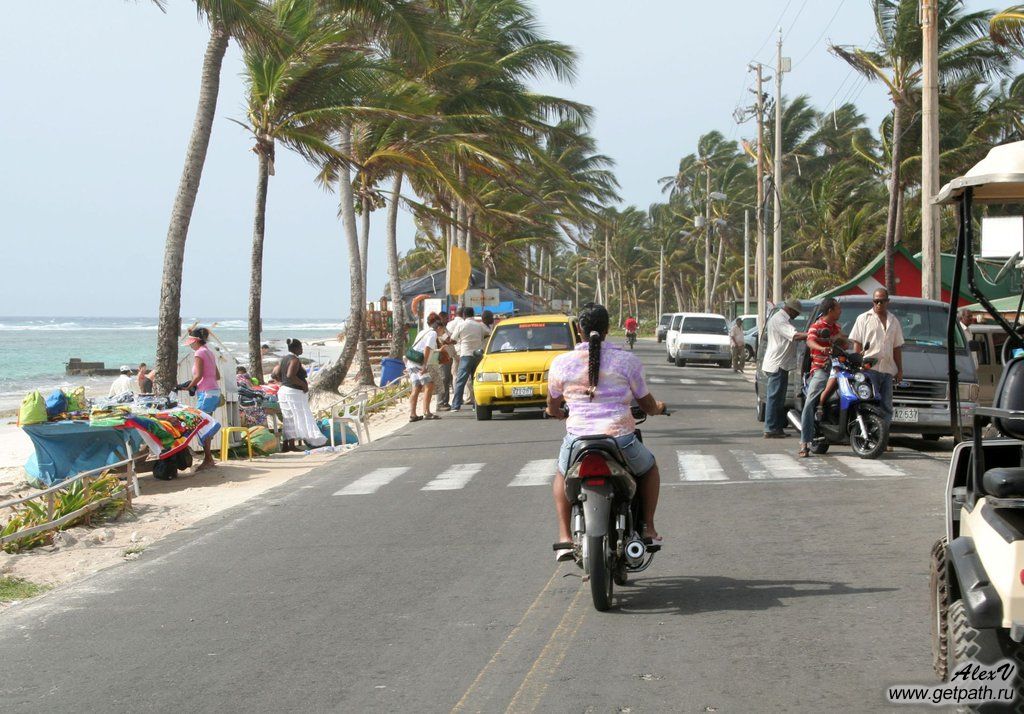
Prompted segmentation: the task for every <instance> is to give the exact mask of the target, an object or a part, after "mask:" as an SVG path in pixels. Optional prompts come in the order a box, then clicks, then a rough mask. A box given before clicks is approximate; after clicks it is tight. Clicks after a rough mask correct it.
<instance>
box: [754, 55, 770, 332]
mask: <svg viewBox="0 0 1024 714" xmlns="http://www.w3.org/2000/svg"><path fill="white" fill-rule="evenodd" d="M754 70H755V71H756V72H757V92H756V94H757V110H756V112H757V247H756V248H755V258H754V279H755V280H756V283H757V329H758V331H760V330H761V328H762V327H763V325H764V320H765V315H766V307H767V306H766V305H765V298H766V297H767V296H766V295H765V292H766V290H765V289H766V287H767V286H766V283H767V282H768V275H767V272H768V270H767V256H766V255H765V250H764V244H765V236H764V67H763V66H762V65H761V64H757V65H756V66H755V67H754Z"/></svg>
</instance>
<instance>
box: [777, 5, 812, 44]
mask: <svg viewBox="0 0 1024 714" xmlns="http://www.w3.org/2000/svg"><path fill="white" fill-rule="evenodd" d="M805 7H807V0H804V3H803V5H801V6H800V9H799V10H797V11H796V17H794V18H793V19H792V21H791V22H790V23H789V29H788V30H786V34H785V36H783V38H782V41H783V42H785V41H786V40H788V39H789V33H791V32H792V31H793V28H794V27H796V21H797V20H799V19H800V15H801V14H802V13H803V11H804V8H805Z"/></svg>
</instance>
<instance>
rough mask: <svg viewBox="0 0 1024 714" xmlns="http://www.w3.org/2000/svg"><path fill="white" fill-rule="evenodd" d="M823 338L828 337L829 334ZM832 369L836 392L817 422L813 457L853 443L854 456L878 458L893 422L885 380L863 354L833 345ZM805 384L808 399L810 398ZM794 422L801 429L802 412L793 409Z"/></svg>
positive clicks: (791, 411)
mask: <svg viewBox="0 0 1024 714" xmlns="http://www.w3.org/2000/svg"><path fill="white" fill-rule="evenodd" d="M823 332H824V333H825V334H822V335H821V337H823V338H827V337H828V331H827V330H825V331H823ZM831 363H832V367H833V368H834V369H835V373H836V389H835V390H834V391H833V392H832V394H830V395H829V397H828V400H827V401H826V403H825V405H824V407H823V408H822V416H821V419H817V420H815V429H814V431H815V435H814V440H813V441H812V442H811V447H810V448H811V453H812V454H824V453H826V452H827V451H828V449H829V446H831V445H832V444H846V443H849V444H850V447H851V448H852V449H853V453H855V454H856V455H857V456H859V457H860V458H862V459H877V458H878V457H879V456H881V455H882V454H883V453H884V452H885V449H886V447H887V446H888V444H889V421H888V419H886V418H885V412H884V411H883V409H882V400H881V394H882V391H881V377H880V376H879V374H878V373H877V372H875V371H874V370H871V369H869V365H865V364H864V360H863V358H862V357H861V355H859V354H857V353H855V352H846V351H845V350H843V349H842V348H840V347H839V346H838V345H833V347H832V354H831ZM806 390H807V387H806V384H805V385H804V399H806V398H807V391H806ZM787 416H788V417H789V421H790V423H792V424H793V426H795V427H796V428H797V429H800V412H798V411H797V410H796V409H791V410H790V411H789V413H788V415H787Z"/></svg>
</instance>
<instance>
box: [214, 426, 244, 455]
mask: <svg viewBox="0 0 1024 714" xmlns="http://www.w3.org/2000/svg"><path fill="white" fill-rule="evenodd" d="M232 434H241V435H242V440H243V441H244V442H245V445H246V446H247V447H248V448H249V461H252V442H251V441H249V427H246V426H225V427H223V428H222V429H221V430H220V460H221V461H227V460H228V448H229V447H230V446H231V435H232Z"/></svg>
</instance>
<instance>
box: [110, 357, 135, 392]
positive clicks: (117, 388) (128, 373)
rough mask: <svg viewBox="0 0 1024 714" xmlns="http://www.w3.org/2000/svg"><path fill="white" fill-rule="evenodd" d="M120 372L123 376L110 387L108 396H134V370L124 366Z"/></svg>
mask: <svg viewBox="0 0 1024 714" xmlns="http://www.w3.org/2000/svg"><path fill="white" fill-rule="evenodd" d="M118 371H119V372H120V373H121V375H120V376H119V377H118V378H117V379H115V380H114V383H113V384H111V385H110V391H109V392H107V396H108V397H120V396H121V395H122V394H128V393H132V394H134V393H135V390H134V389H132V368H131V367H129V366H128V365H126V364H123V365H121V369H120V370H118Z"/></svg>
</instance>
